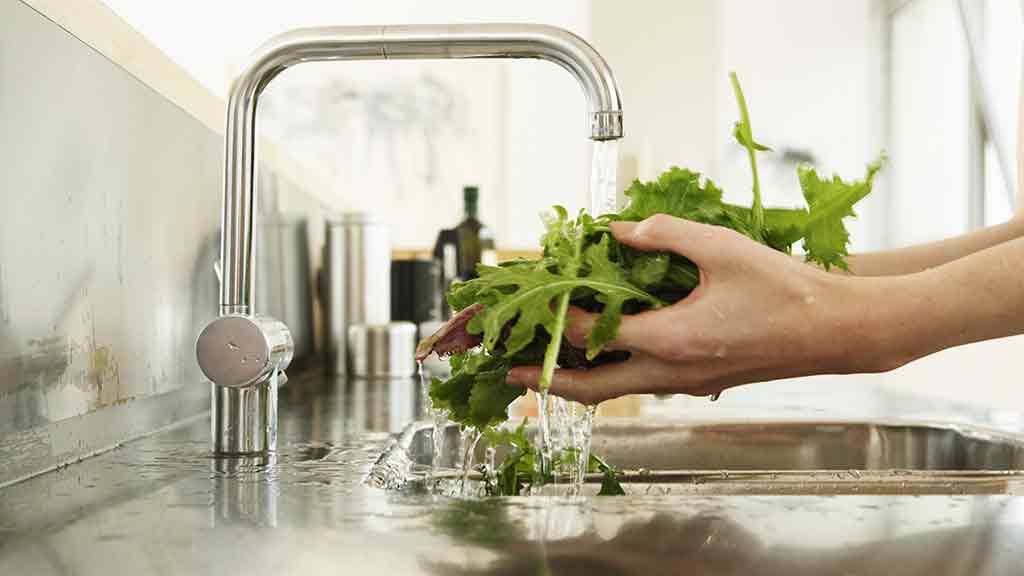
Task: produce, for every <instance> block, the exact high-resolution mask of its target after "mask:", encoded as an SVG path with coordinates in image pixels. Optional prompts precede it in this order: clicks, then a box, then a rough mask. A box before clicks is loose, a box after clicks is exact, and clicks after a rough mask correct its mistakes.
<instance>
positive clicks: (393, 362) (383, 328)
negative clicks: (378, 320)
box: [348, 322, 416, 378]
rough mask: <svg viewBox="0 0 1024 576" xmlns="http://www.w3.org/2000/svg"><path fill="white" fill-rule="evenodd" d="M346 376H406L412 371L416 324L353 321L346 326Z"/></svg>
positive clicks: (414, 363) (414, 366)
mask: <svg viewBox="0 0 1024 576" xmlns="http://www.w3.org/2000/svg"><path fill="white" fill-rule="evenodd" d="M348 361H349V375H350V376H353V377H355V378H408V377H411V376H413V375H414V374H416V325H415V324H413V323H412V322H390V323H388V324H353V325H351V326H349V328H348Z"/></svg>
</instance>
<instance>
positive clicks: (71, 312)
mask: <svg viewBox="0 0 1024 576" xmlns="http://www.w3.org/2000/svg"><path fill="white" fill-rule="evenodd" d="M221 147H222V139H221V137H220V136H219V135H217V134H216V133H214V132H212V131H210V130H209V129H207V128H206V127H204V126H203V125H202V124H201V123H200V122H199V121H197V120H196V119H194V118H193V117H191V116H190V115H188V114H187V113H186V112H184V111H183V110H181V109H180V108H178V107H176V106H174V105H173V104H171V103H170V102H169V101H168V100H166V99H165V98H163V97H162V96H160V95H159V94H157V93H156V92H154V91H153V90H152V89H150V88H149V87H148V86H146V85H144V84H142V83H141V82H139V81H138V80H137V79H136V78H134V77H133V76H131V75H130V74H128V73H127V72H126V71H125V70H123V69H121V68H119V67H118V66H116V65H115V64H113V63H112V62H110V61H109V60H107V59H106V58H104V57H103V56H101V55H100V54H98V53H97V52H95V51H93V50H92V49H91V48H89V47H88V46H86V45H85V44H83V43H82V42H80V41H79V40H78V39H76V38H75V37H73V36H71V35H70V34H68V33H67V32H66V31H64V30H63V29H61V28H59V27H58V26H57V25H56V24H54V23H53V22H51V21H49V20H47V19H46V18H45V17H43V16H42V15H40V14H39V13H37V12H35V11H34V10H32V9H31V8H30V7H28V6H26V5H25V4H22V3H21V2H17V1H14V2H11V1H6V2H0V486H2V485H4V484H6V483H10V482H12V481H16V480H18V479H19V478H23V477H25V476H28V475H31V474H34V473H38V472H39V471H41V470H45V469H47V468H50V467H53V466H57V465H60V464H63V463H66V462H69V461H73V460H76V459H78V458H81V457H84V456H86V455H88V454H90V453H92V452H95V451H98V450H102V449H104V448H107V447H110V446H112V445H114V444H116V443H117V442H119V441H121V440H124V439H126V438H130V437H133V436H137V435H139V434H143V433H146V432H149V431H152V430H154V429H156V428H158V427H160V426H165V425H168V424H170V423H173V422H176V421H179V420H181V419H182V418H185V417H187V416H190V415H195V414H198V413H201V412H202V411H204V410H206V409H207V408H208V400H207V398H208V396H207V394H208V389H207V387H206V386H204V385H203V384H202V377H201V375H200V373H199V370H198V368H197V366H196V363H195V360H194V354H193V344H194V342H195V336H196V334H197V333H198V331H199V329H200V328H201V327H202V326H203V325H204V323H205V322H206V321H207V320H208V319H209V318H211V317H212V316H213V315H214V314H215V311H216V288H217V287H216V279H215V276H214V274H213V268H212V266H213V262H214V258H215V253H216V248H217V233H218V225H219V221H218V213H219V212H218V211H219V202H220V185H221V183H220V179H221V174H220V162H221Z"/></svg>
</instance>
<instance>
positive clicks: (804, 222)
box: [430, 74, 886, 494]
mask: <svg viewBox="0 0 1024 576" xmlns="http://www.w3.org/2000/svg"><path fill="white" fill-rule="evenodd" d="M730 81H731V83H732V87H733V93H734V95H735V97H736V102H737V106H738V108H739V112H740V120H739V122H737V123H736V124H735V126H734V130H733V136H734V137H735V139H736V141H737V142H738V143H739V144H740V145H741V146H743V148H744V149H745V150H746V152H747V156H748V159H749V163H750V171H751V176H752V187H751V189H752V196H753V199H752V202H751V205H750V206H749V207H748V206H738V205H734V204H729V203H726V202H724V201H723V191H722V189H721V188H719V187H718V186H717V185H715V183H714V182H712V181H711V180H710V179H708V178H706V177H704V176H703V175H701V174H700V173H698V172H695V171H692V170H687V169H684V168H678V167H672V168H669V169H668V170H666V171H665V172H664V173H662V174H661V175H660V176H659V177H658V178H657V179H655V180H653V181H650V182H642V181H639V180H636V181H634V182H633V183H632V184H631V185H630V186H629V187H628V188H627V189H626V191H625V195H626V197H627V198H628V200H629V202H628V205H627V206H626V207H625V208H623V209H622V211H620V212H619V213H616V214H605V215H600V216H592V215H590V214H588V213H587V212H586V211H580V212H579V214H578V215H577V216H576V217H575V218H570V217H569V214H568V212H567V211H566V210H565V209H564V208H562V207H559V206H556V207H554V209H553V211H552V213H551V214H549V215H547V216H545V220H544V224H545V233H544V235H543V236H542V238H541V241H540V244H541V247H542V249H543V252H542V255H541V257H540V258H537V259H533V260H516V261H512V262H506V263H502V264H500V265H498V266H478V273H479V277H478V278H475V279H473V280H470V281H468V282H463V283H457V284H455V285H454V286H453V287H452V288H451V290H450V292H449V294H448V302H449V304H450V305H451V306H452V308H453V309H455V310H464V309H466V308H467V307H469V306H472V305H475V304H481V305H482V311H481V312H478V313H476V315H475V316H473V318H472V319H471V320H469V322H468V324H467V325H466V326H465V330H466V331H468V332H469V333H470V334H474V335H478V336H480V339H481V341H482V345H481V346H480V347H479V348H478V349H476V350H470V351H466V352H462V353H459V354H455V355H453V356H452V375H451V376H450V377H449V378H447V379H443V380H442V379H435V380H433V381H432V383H431V386H430V396H431V399H432V400H433V401H434V406H435V407H436V408H441V409H445V410H447V411H448V412H449V415H450V417H451V419H452V420H454V421H456V422H459V423H461V424H464V425H467V426H475V427H477V428H479V429H482V430H486V431H487V432H486V433H487V434H488V435H489V436H488V437H489V438H491V437H492V436H493V438H492V440H494V441H495V442H500V443H504V444H507V445H510V446H512V447H513V449H512V450H511V452H510V456H509V458H507V459H506V461H505V462H504V463H503V464H502V466H501V467H500V468H499V471H498V477H499V480H498V482H497V484H498V486H499V487H500V489H501V493H503V494H510V493H518V491H519V490H520V489H521V487H522V485H521V483H524V482H527V481H543V480H544V479H543V478H540V479H536V478H533V479H530V480H528V478H529V476H528V475H529V474H530V473H533V472H532V471H533V469H534V468H533V466H534V457H535V455H536V452H535V450H534V448H533V447H532V446H531V445H530V444H529V442H528V441H527V439H526V438H525V436H524V432H523V430H524V428H523V426H520V427H519V428H518V429H517V430H516V431H514V432H509V431H507V430H503V429H502V430H501V431H495V430H496V427H497V426H498V425H499V424H501V423H502V422H504V421H505V420H506V419H507V409H508V405H509V404H510V403H511V402H512V401H514V400H515V399H516V398H518V397H519V396H521V395H522V394H523V391H522V390H521V389H518V388H511V387H508V386H506V385H505V378H506V376H507V374H508V371H509V370H510V369H511V368H512V367H514V366H521V365H537V364H541V365H542V370H541V379H540V385H541V387H542V388H546V387H547V386H548V385H549V384H550V382H551V377H552V374H553V373H554V370H555V368H556V366H561V367H563V368H587V367H591V366H595V365H599V364H601V363H605V362H613V361H620V360H622V359H624V358H626V357H628V353H621V352H612V351H608V350H606V349H605V348H606V346H607V344H608V343H609V342H611V341H612V340H614V338H615V336H616V333H617V331H618V327H619V324H620V323H621V319H622V315H623V314H636V313H639V312H642V311H645V310H651V309H654V308H658V307H661V306H666V305H670V304H672V303H675V302H678V301H680V300H682V299H683V298H686V296H687V295H688V294H689V293H690V292H691V291H693V289H694V288H696V287H697V286H698V284H699V283H700V270H699V269H698V268H697V266H696V265H695V264H694V263H693V262H691V261H690V260H688V259H687V258H685V257H683V256H680V255H678V254H673V253H668V252H641V251H639V250H636V249H634V248H632V247H630V246H626V245H624V244H620V243H618V242H617V241H616V240H615V238H614V237H613V236H612V235H611V231H610V224H611V223H612V222H615V221H633V222H637V221H641V220H644V219H646V218H649V217H651V216H653V215H655V214H668V215H670V216H675V217H677V218H685V219H688V220H692V221H696V222H701V223H704V224H710V225H714V226H723V227H726V228H730V229H732V230H736V231H738V232H740V233H741V234H744V235H745V236H747V237H749V238H751V239H752V240H754V241H756V242H760V243H762V244H765V245H767V246H769V247H771V248H773V249H775V250H778V251H780V252H784V253H791V252H792V248H793V245H794V244H796V243H797V242H802V247H803V250H804V252H805V258H806V260H807V261H808V262H810V263H814V264H816V265H820V266H822V267H824V268H825V269H830V268H832V267H838V268H840V269H844V270H845V269H847V264H846V257H847V255H848V246H849V242H850V236H849V233H848V232H847V230H846V227H845V224H844V220H845V219H846V218H849V217H851V216H854V205H855V204H856V203H857V202H859V201H860V200H862V199H863V198H864V197H865V196H867V195H868V194H869V193H870V192H871V189H872V186H873V184H874V179H875V176H876V175H877V173H878V172H879V171H880V170H881V168H882V166H883V165H884V163H885V160H886V158H885V155H884V154H883V155H882V156H880V157H879V159H878V160H876V161H875V162H873V163H872V164H870V165H869V166H868V168H867V173H866V175H865V176H864V177H863V178H862V179H860V180H855V181H845V180H843V179H841V178H840V177H838V176H833V177H832V178H822V177H821V176H819V175H818V173H817V172H816V171H815V170H814V169H813V168H812V167H810V166H800V167H798V169H797V175H798V177H799V182H800V187H801V189H802V190H803V196H804V199H805V201H806V204H807V205H806V207H795V208H772V207H765V206H764V203H763V201H762V197H761V188H760V180H759V176H758V169H757V154H758V153H767V152H771V149H770V148H769V147H767V146H764V145H763V144H761V143H759V141H758V140H757V139H755V137H754V134H753V129H752V128H751V122H750V111H749V109H748V106H747V102H746V99H745V97H744V95H743V91H742V89H741V87H740V83H739V79H738V78H737V77H736V75H735V74H730ZM570 305H572V306H577V307H579V308H582V309H584V310H588V311H590V312H593V313H596V314H598V320H597V322H596V323H595V325H594V328H593V329H592V330H591V332H590V334H589V336H588V338H587V342H586V349H585V350H578V349H576V348H574V347H573V346H571V345H569V344H568V342H566V341H565V339H564V338H563V334H564V331H565V327H566V313H567V310H568V308H569V306H570ZM596 462H599V464H594V465H595V466H597V468H595V470H597V471H600V472H602V473H606V474H608V475H609V478H613V477H614V468H612V467H611V466H609V465H607V464H606V463H603V461H600V459H598V460H597V461H596ZM592 463H593V462H592ZM613 489H614V486H612V483H611V481H609V483H608V486H607V492H608V493H611V492H613V491H614V490H613ZM619 489H620V490H621V487H619ZM602 492H606V491H605V490H604V489H602Z"/></svg>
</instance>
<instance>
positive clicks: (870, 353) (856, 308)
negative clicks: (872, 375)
mask: <svg viewBox="0 0 1024 576" xmlns="http://www.w3.org/2000/svg"><path fill="white" fill-rule="evenodd" d="M840 281H841V282H846V283H848V284H846V285H845V288H844V289H845V292H844V299H845V300H846V301H847V302H849V303H850V306H848V307H845V308H844V309H845V310H846V311H845V312H844V314H845V317H844V321H843V324H844V327H845V328H846V329H848V330H849V333H850V335H851V342H852V343H853V350H852V351H851V352H853V353H852V354H848V355H849V356H850V357H851V360H850V362H851V364H850V365H844V366H843V370H842V371H850V372H853V371H881V370H888V369H891V368H895V367H897V366H901V365H903V364H906V363H907V362H910V361H912V360H915V359H917V358H921V357H923V356H927V355H929V354H932V353H934V352H938V351H939V350H943V349H946V348H951V347H954V346H960V345H962V344H968V343H971V342H978V341H981V340H990V339H993V338H1001V337H1005V336H1013V335H1017V334H1022V333H1024V238H1018V239H1015V240H1010V241H1008V242H1003V243H1001V244H997V245H996V246H993V247H991V248H987V249H984V250H981V251H979V252H976V253H974V254H971V255H968V256H965V257H963V258H960V259H957V260H954V261H952V262H949V263H947V264H944V265H941V266H938V267H935V268H931V269H928V270H925V271H923V272H919V273H915V274H909V275H905V276H898V277H891V278H845V279H843V280H840ZM854 356H856V358H853V357H854Z"/></svg>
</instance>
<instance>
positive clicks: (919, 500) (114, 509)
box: [0, 378, 1024, 576]
mask: <svg viewBox="0 0 1024 576" xmlns="http://www.w3.org/2000/svg"><path fill="white" fill-rule="evenodd" d="M313 388H314V387H313V386H310V385H309V382H305V383H304V382H303V381H302V379H300V378H297V379H295V380H293V382H292V383H291V384H290V385H289V387H288V388H286V389H284V390H282V398H281V418H280V432H281V445H282V450H281V453H280V456H279V458H278V462H277V463H276V464H272V465H267V464H265V463H258V462H247V463H243V464H242V465H241V466H234V467H229V466H226V465H225V463H224V462H223V461H218V460H215V459H212V458H211V457H210V456H209V455H208V451H207V442H208V435H209V420H208V419H206V418H199V419H195V420H194V421H192V422H191V423H188V424H187V425H184V426H180V427H178V428H176V429H173V430H169V431H166V432H163V433H160V434H157V435H154V436H151V437H149V438H146V439H143V440H139V441H136V442H133V443H130V444H128V445H126V446H123V447H121V448H119V449H117V450H114V451H112V452H109V453H107V454H103V455H101V456H98V457H96V458H92V459H90V460H87V461H85V462H81V463H79V464H75V465H72V466H69V467H66V468H64V469H62V470H58V471H56V472H53V473H49V474H46V475H43V476H40V477H37V478H35V479H32V480H29V481H27V482H23V483H20V484H16V485H14V486H11V487H8V488H6V489H4V490H0V574H4V575H6V574H12V575H21V574H31V575H42V576H45V575H49V574H61V575H65V574H68V575H70V574H74V575H79V574H81V575H91V574H97V575H98V574H103V575H108V574H304V575H308V574H336V573H338V574H340V573H352V571H353V570H360V571H363V572H367V573H380V574H541V573H545V574H683V573H685V574H788V575H801V574H808V575H810V574H814V575H820V574H837V575H840V574H842V575H845V574H929V575H933V574H935V575H944V574H963V575H995V574H1018V573H1020V571H1021V568H1020V567H1021V566H1022V565H1024V564H1022V560H1024V499H1022V498H1019V497H1015V496H975V497H967V496H921V497H912V496H839V497H820V496H669V497H663V496H662V497H658V496H639V495H638V496H627V497H615V498H590V499H580V500H568V499H552V498H506V499H491V500H485V501H469V500H454V499H447V498H441V497H432V496H427V495H407V494H397V493H388V492H384V491H380V490H377V489H374V488H370V487H367V486H365V485H364V484H363V482H362V480H363V478H364V476H365V474H366V472H367V470H368V469H369V467H370V465H371V464H372V463H373V461H374V460H375V459H376V457H377V455H378V454H379V453H380V451H381V450H382V449H383V448H384V447H385V446H386V445H387V444H388V442H389V439H390V437H391V436H390V434H389V433H388V432H387V430H395V429H396V427H397V426H400V424H401V422H400V421H399V420H401V419H402V418H404V414H405V413H406V411H407V410H408V409H409V406H403V405H402V402H405V401H406V400H405V399H406V398H407V396H406V391H407V390H408V388H407V387H406V386H405V385H396V386H395V387H389V386H388V385H386V384H385V385H379V386H378V385H371V386H365V387H363V388H362V389H361V390H360V389H356V388H352V387H348V388H345V387H336V390H335V391H334V392H318V391H315V390H314V389H313ZM396 389H397V390H401V394H399V396H401V397H402V398H403V399H402V400H399V401H396V399H395V398H396V394H395V393H394V391H395V390H396ZM413 389H415V387H413ZM733 398H734V399H733V400H732V403H729V402H727V401H726V399H723V401H722V402H721V403H720V404H714V405H712V404H706V403H699V404H698V403H697V402H691V401H690V400H682V399H681V400H672V401H667V402H664V401H657V400H645V401H644V402H643V407H642V409H641V412H642V413H649V414H659V413H664V412H667V411H673V410H680V409H683V410H684V412H683V414H684V415H685V416H686V417H691V416H693V415H694V414H697V413H700V414H703V415H704V416H709V415H714V414H718V415H731V416H732V417H738V416H740V415H743V414H746V415H747V416H751V415H756V416H758V417H760V416H763V415H765V414H769V413H774V414H776V415H778V414H780V413H782V414H813V415H815V416H817V417H820V416H821V413H822V411H825V410H826V408H823V406H825V405H826V404H825V403H826V402H827V403H828V405H829V406H837V405H838V406H842V409H843V410H844V413H845V414H846V415H850V414H852V413H853V412H856V411H857V410H868V411H870V412H871V413H872V414H878V413H879V412H882V413H889V412H900V413H901V414H903V413H906V412H907V410H908V407H910V408H912V411H913V413H914V414H916V415H918V416H922V417H928V418H933V419H938V418H939V416H941V415H940V414H939V413H938V405H930V404H927V403H922V402H920V401H915V402H909V401H908V399H906V398H898V397H895V396H892V395H891V394H886V393H883V392H879V391H870V390H863V389H860V390H852V389H850V390H846V389H842V388H841V387H840V388H838V389H832V390H830V394H829V397H828V398H827V399H822V398H821V396H820V395H818V399H817V400H815V399H814V398H813V395H807V394H803V393H801V392H800V391H798V390H794V391H793V393H792V394H789V395H786V396H785V398H784V399H782V398H781V397H776V400H772V399H771V398H769V397H766V396H763V395H762V396H757V395H756V394H750V395H749V396H745V395H744V394H734V395H733ZM412 402H413V403H414V404H416V403H417V400H416V399H415V398H414V399H413V400H412ZM899 407H902V408H899ZM413 408H415V409H418V406H413ZM943 419H944V420H948V419H949V418H943ZM953 419H954V420H956V419H959V420H961V421H965V420H970V421H972V422H979V421H984V422H986V423H988V424H991V425H993V426H998V427H999V428H1002V429H1014V430H1017V431H1019V430H1020V421H1019V419H1018V418H1017V416H1015V415H1012V414H995V413H987V412H977V411H975V412H972V411H968V410H957V411H956V414H955V417H954V418H953Z"/></svg>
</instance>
